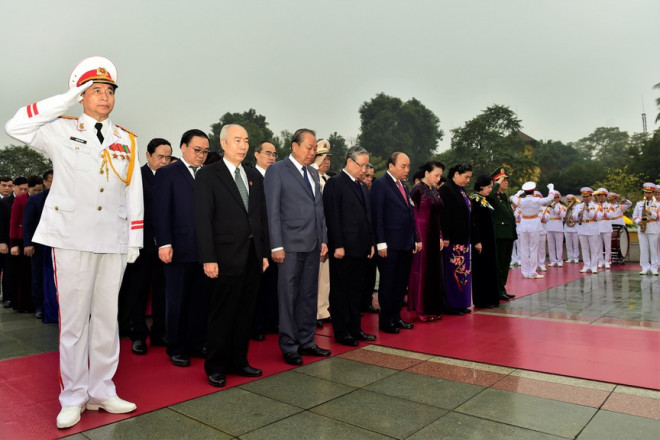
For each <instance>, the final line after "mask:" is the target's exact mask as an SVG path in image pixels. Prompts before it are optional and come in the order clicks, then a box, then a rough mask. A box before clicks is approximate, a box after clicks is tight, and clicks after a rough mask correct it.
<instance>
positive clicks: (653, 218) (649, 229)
mask: <svg viewBox="0 0 660 440" xmlns="http://www.w3.org/2000/svg"><path fill="white" fill-rule="evenodd" d="M645 204H646V206H647V209H648V211H649V215H648V216H647V219H648V222H647V223H646V233H647V234H657V233H658V232H660V227H658V205H657V204H656V203H655V202H654V201H652V200H651V201H649V202H646V201H644V200H642V201H641V202H637V203H636V204H635V210H634V211H633V221H634V222H635V223H637V225H638V226H639V225H640V224H641V223H642V214H643V213H642V210H643V209H644V205H645Z"/></svg>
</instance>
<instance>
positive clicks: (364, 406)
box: [311, 390, 447, 439]
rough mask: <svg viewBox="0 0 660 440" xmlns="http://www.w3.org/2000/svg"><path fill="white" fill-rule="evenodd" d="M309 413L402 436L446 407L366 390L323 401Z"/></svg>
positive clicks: (433, 417) (430, 419) (441, 413)
mask: <svg viewBox="0 0 660 440" xmlns="http://www.w3.org/2000/svg"><path fill="white" fill-rule="evenodd" d="M311 412H313V413H316V414H320V415H324V416H326V417H330V418H332V419H335V420H340V421H342V422H345V423H348V424H351V425H356V426H360V427H362V428H364V429H367V430H369V431H375V432H378V433H381V434H383V435H388V436H391V437H394V438H398V439H404V438H406V437H408V436H410V435H412V434H413V433H415V432H417V431H419V430H420V429H422V428H423V427H425V426H426V425H428V424H429V423H431V422H433V421H435V420H437V419H438V418H439V417H441V416H443V415H444V414H446V413H447V411H446V410H443V409H440V408H436V407H432V406H428V405H422V404H420V403H415V402H411V401H409V400H403V399H399V398H396V397H391V396H386V395H383V394H379V393H374V392H371V391H366V390H357V391H355V392H353V393H350V394H347V395H345V396H342V397H339V398H337V399H335V400H332V401H330V402H328V403H324V404H323V405H320V406H318V407H316V408H313V409H311Z"/></svg>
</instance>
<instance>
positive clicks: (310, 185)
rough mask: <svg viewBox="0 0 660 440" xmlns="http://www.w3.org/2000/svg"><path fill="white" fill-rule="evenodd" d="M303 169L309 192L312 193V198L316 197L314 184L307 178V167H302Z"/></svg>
mask: <svg viewBox="0 0 660 440" xmlns="http://www.w3.org/2000/svg"><path fill="white" fill-rule="evenodd" d="M302 169H303V180H304V181H305V186H306V187H307V189H308V190H309V193H310V194H311V196H312V198H314V191H313V190H312V184H311V183H309V179H308V178H307V167H302Z"/></svg>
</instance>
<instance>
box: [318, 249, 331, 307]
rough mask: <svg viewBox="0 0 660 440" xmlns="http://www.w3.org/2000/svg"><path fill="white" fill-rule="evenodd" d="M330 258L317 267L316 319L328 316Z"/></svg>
mask: <svg viewBox="0 0 660 440" xmlns="http://www.w3.org/2000/svg"><path fill="white" fill-rule="evenodd" d="M329 307H330V260H325V261H324V262H323V263H321V266H320V267H319V296H318V304H317V306H316V319H325V318H327V317H329V316H330V312H329V311H328V308H329Z"/></svg>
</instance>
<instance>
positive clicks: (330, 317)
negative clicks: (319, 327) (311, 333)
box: [319, 316, 332, 324]
mask: <svg viewBox="0 0 660 440" xmlns="http://www.w3.org/2000/svg"><path fill="white" fill-rule="evenodd" d="M319 321H321V322H322V323H323V324H327V323H330V322H332V316H328V317H327V318H323V319H319Z"/></svg>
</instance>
